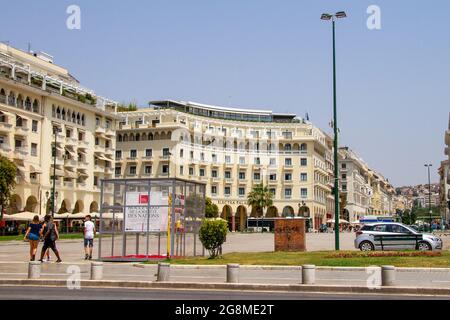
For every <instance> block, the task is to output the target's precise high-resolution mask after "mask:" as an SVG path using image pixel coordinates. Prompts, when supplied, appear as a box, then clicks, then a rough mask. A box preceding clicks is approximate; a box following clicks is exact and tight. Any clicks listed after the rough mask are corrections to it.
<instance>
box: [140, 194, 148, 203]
mask: <svg viewBox="0 0 450 320" xmlns="http://www.w3.org/2000/svg"><path fill="white" fill-rule="evenodd" d="M142 203H148V194H141V195H139V204H142Z"/></svg>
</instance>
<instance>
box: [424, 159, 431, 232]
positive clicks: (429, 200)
mask: <svg viewBox="0 0 450 320" xmlns="http://www.w3.org/2000/svg"><path fill="white" fill-rule="evenodd" d="M432 166H433V165H432V164H431V163H429V164H425V167H427V169H428V209H429V210H430V212H429V214H430V233H431V232H433V229H432V228H431V222H432V220H433V218H432V217H431V214H432V211H431V179H430V167H432Z"/></svg>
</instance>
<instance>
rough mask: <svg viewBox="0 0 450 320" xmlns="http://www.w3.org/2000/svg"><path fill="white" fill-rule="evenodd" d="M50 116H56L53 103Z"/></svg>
mask: <svg viewBox="0 0 450 320" xmlns="http://www.w3.org/2000/svg"><path fill="white" fill-rule="evenodd" d="M52 117H53V118H56V107H55V105H54V104H53V105H52Z"/></svg>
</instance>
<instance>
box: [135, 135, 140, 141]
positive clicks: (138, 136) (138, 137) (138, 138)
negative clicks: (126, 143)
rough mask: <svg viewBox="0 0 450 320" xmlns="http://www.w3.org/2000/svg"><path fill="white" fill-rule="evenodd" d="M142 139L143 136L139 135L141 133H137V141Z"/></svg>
mask: <svg viewBox="0 0 450 320" xmlns="http://www.w3.org/2000/svg"><path fill="white" fill-rule="evenodd" d="M140 140H141V136H140V135H139V133H137V134H136V141H140Z"/></svg>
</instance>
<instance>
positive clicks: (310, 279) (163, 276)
mask: <svg viewBox="0 0 450 320" xmlns="http://www.w3.org/2000/svg"><path fill="white" fill-rule="evenodd" d="M40 277H41V262H39V261H30V262H29V264H28V279H39V278H40ZM102 278H103V262H92V263H91V273H90V279H91V280H102ZM395 280H396V268H395V267H394V266H381V285H382V286H394V285H395ZM157 281H158V282H167V281H170V263H166V262H160V263H158V274H157ZM226 282H227V283H239V264H227V275H226ZM315 282H316V266H315V265H310V264H307V265H303V266H302V284H308V285H311V284H315Z"/></svg>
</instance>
